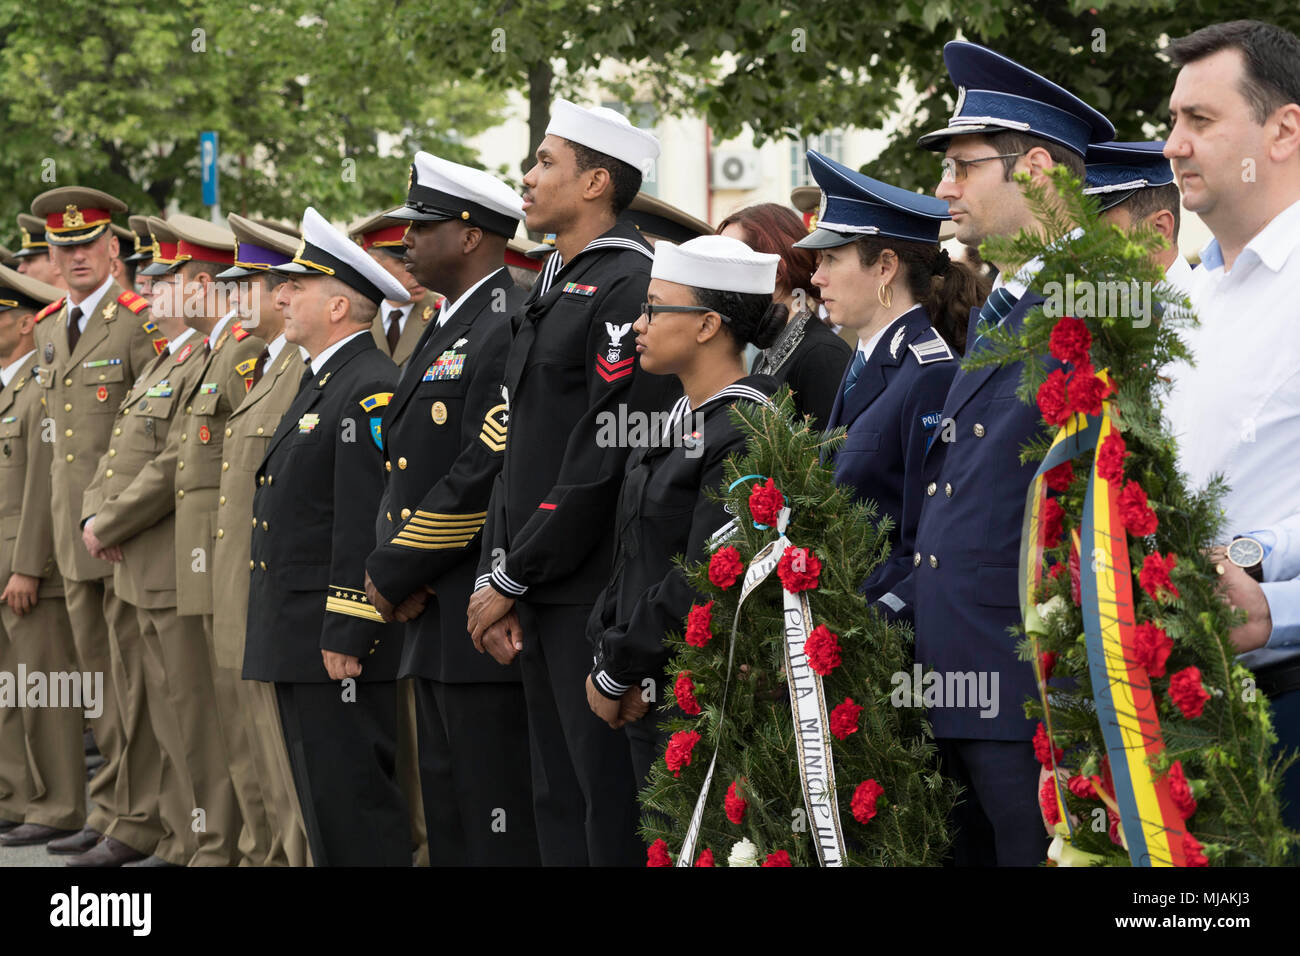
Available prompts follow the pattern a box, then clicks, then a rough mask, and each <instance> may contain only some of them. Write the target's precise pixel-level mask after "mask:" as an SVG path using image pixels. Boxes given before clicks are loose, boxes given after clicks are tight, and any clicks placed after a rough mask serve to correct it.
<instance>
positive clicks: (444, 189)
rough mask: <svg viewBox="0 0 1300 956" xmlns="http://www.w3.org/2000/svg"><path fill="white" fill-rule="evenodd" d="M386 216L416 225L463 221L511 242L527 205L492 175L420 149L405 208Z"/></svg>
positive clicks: (412, 169)
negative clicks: (451, 220)
mask: <svg viewBox="0 0 1300 956" xmlns="http://www.w3.org/2000/svg"><path fill="white" fill-rule="evenodd" d="M384 215H385V217H386V218H388V219H407V220H413V221H415V222H441V221H444V220H447V219H460V220H462V221H464V222H468V223H470V224H471V225H475V226H478V227H479V228H480V229H486V230H487V231H488V232H493V233H496V234H497V235H499V236H505V237H506V238H507V239H509V238H510V237H511V236H513V235H514V234H515V230H516V229H517V228H518V226H519V223H520V221H521V220H522V219H523V218H524V202H523V200H522V199H520V198H519V194H518V193H516V192H515V191H514V190H513V189H511V188H510V187H509V186H507V185H506V184H505V183H503V182H502V181H501V180H499V179H497V178H496V177H495V176H493V175H492V174H491V173H486V172H484V171H483V170H481V169H475V168H473V167H472V166H463V165H461V164H460V163H453V162H452V161H451V160H448V159H442V158H441V157H438V156H434V155H432V154H431V153H426V152H424V151H423V150H421V151H420V152H418V153H416V154H415V162H413V163H411V181H410V185H409V186H408V187H407V191H406V205H404V206H400V207H398V208H397V209H393V210H390V211H389V212H387V213H385V214H384Z"/></svg>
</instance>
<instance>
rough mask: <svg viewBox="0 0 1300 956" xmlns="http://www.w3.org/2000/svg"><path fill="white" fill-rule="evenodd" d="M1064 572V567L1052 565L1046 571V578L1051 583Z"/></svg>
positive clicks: (1062, 565)
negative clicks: (1049, 579)
mask: <svg viewBox="0 0 1300 956" xmlns="http://www.w3.org/2000/svg"><path fill="white" fill-rule="evenodd" d="M1064 571H1065V565H1064V564H1059V563H1058V564H1054V565H1052V566H1051V567H1050V568H1048V569H1047V576H1048V577H1049V578H1051V579H1052V580H1053V581H1055V580H1056V579H1057V578H1059V577H1060V576H1061V574H1062V573H1063V572H1064Z"/></svg>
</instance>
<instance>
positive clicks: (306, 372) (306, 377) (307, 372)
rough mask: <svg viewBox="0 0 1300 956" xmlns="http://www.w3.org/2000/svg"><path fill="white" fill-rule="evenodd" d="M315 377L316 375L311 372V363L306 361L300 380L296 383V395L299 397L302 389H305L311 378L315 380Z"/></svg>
mask: <svg viewBox="0 0 1300 956" xmlns="http://www.w3.org/2000/svg"><path fill="white" fill-rule="evenodd" d="M315 377H316V373H315V372H313V371H312V370H311V361H310V360H308V361H307V367H306V368H305V369H303V370H302V379H301V380H299V382H298V394H299V395H301V394H302V390H303V389H304V388H306V387H307V385H308V383H310V382H311V380H312V379H313V378H315Z"/></svg>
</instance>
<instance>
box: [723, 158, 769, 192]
mask: <svg viewBox="0 0 1300 956" xmlns="http://www.w3.org/2000/svg"><path fill="white" fill-rule="evenodd" d="M762 184H763V176H762V173H761V171H760V170H759V167H758V152H757V150H752V149H719V150H717V151H715V152H714V154H713V188H714V189H757V188H758V187H759V186H761V185H762Z"/></svg>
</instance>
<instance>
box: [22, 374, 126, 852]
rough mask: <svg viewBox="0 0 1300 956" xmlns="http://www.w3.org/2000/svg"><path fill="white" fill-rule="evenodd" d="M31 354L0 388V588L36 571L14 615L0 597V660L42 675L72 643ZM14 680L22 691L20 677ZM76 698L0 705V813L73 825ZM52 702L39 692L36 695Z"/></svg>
mask: <svg viewBox="0 0 1300 956" xmlns="http://www.w3.org/2000/svg"><path fill="white" fill-rule="evenodd" d="M36 362H37V357H36V355H31V356H28V358H27V359H26V360H25V361H23V362H22V364H21V365H20V366H19V368H18V371H17V372H16V373H15V375H14V377H13V378H12V379H11V380H10V382H9V385H8V386H7V387H6V388H5V389H4V390H3V391H0V589H3V587H4V585H5V584H6V583H7V582H8V581H9V576H10V574H12V573H14V572H17V573H20V574H25V575H28V576H29V577H34V578H40V579H41V583H40V587H39V590H38V591H37V600H36V606H35V607H34V608H32V610H30V611H28V612H27V613H26V614H24V615H23V616H21V617H19V616H18V615H17V614H15V613H13V612H12V611H11V610H10V609H9V605H8V604H3V605H0V670H3V671H7V672H8V673H11V674H15V675H16V674H17V673H18V668H19V665H22V666H24V667H25V668H26V670H27V673H28V674H31V673H34V672H41V673H43V674H45V675H47V678H51V680H52V675H54V674H56V673H69V672H72V671H75V670H76V669H77V652H76V647H75V646H74V644H73V642H72V626H71V625H70V624H69V623H68V612H67V608H66V607H65V606H64V603H63V578H62V577H61V576H60V575H59V569H58V567H57V566H56V564H55V561H54V529H53V521H52V518H51V514H50V482H49V473H50V458H51V456H52V454H53V449H52V446H51V444H50V442H48V441H45V440H43V439H44V437H45V436H43V435H42V432H43V431H45V430H46V428H45V426H44V424H43V420H44V419H45V417H46V412H45V409H44V407H43V406H42V405H41V389H40V388H39V387H38V386H37V385H36V383H35V381H34V379H33V377H32V368H33V366H34V365H35V364H36ZM104 679H105V680H108V679H110V678H109V675H105V677H104ZM50 687H51V692H52V690H53V684H52V683H51V685H50ZM16 690H17V693H20V694H23V693H25V692H26V688H25V687H24V686H23V685H22V684H19V685H18V686H17V688H16ZM83 701H85V706H84V707H81V706H78V707H72V706H66V707H57V706H41V707H23V708H18V707H16V706H0V745H3V753H2V754H0V816H3V817H4V818H6V819H10V820H23V821H25V822H27V823H36V824H41V825H43V826H48V827H54V828H56V829H59V830H76V829H79V828H80V827H81V825H82V822H83V821H84V820H85V818H86V788H85V783H86V769H85V763H84V760H83V757H82V741H81V732H82V721H83V717H82V714H83V711H84V710H86V709H89V703H90V702H89V701H88V700H86V697H85V694H84V692H83ZM27 702H28V703H32V702H33V701H31V700H28V701H27ZM15 703H16V702H15ZM55 703H58V701H56V700H54V699H53V698H52V697H47V699H46V704H49V705H53V704H55ZM65 703H66V702H65Z"/></svg>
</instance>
